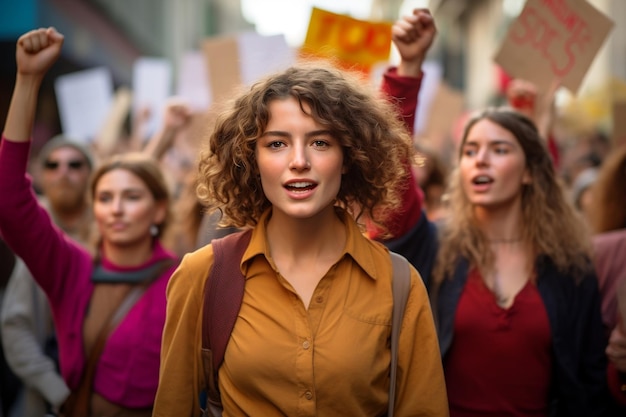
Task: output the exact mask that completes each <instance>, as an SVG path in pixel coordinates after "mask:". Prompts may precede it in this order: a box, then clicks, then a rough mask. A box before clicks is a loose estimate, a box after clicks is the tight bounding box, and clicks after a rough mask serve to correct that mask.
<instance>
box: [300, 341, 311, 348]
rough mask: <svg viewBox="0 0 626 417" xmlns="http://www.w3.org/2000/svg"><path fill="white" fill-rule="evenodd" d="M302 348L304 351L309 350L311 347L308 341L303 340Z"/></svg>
mask: <svg viewBox="0 0 626 417" xmlns="http://www.w3.org/2000/svg"><path fill="white" fill-rule="evenodd" d="M302 347H303V348H304V349H308V348H310V347H311V343H309V341H308V340H305V341H304V343H302Z"/></svg>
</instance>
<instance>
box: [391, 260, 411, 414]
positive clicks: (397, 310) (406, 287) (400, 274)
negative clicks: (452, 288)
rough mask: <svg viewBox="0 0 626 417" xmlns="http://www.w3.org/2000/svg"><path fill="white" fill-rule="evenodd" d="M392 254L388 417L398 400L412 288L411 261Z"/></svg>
mask: <svg viewBox="0 0 626 417" xmlns="http://www.w3.org/2000/svg"><path fill="white" fill-rule="evenodd" d="M389 253H390V254H391V263H392V265H393V282H392V293H393V312H392V315H391V375H390V383H389V408H388V411H387V417H393V412H394V408H395V400H396V383H397V376H396V374H397V368H398V345H399V344H400V328H401V327H402V317H403V316H404V310H405V308H406V303H407V301H408V299H409V291H410V289H411V269H410V268H409V262H408V261H407V260H406V259H405V258H404V257H402V256H401V255H398V254H397V253H395V252H389Z"/></svg>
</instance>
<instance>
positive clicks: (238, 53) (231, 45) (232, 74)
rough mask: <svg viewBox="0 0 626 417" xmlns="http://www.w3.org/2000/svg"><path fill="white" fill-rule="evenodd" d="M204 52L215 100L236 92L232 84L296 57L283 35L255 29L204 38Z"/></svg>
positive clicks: (246, 81)
mask: <svg viewBox="0 0 626 417" xmlns="http://www.w3.org/2000/svg"><path fill="white" fill-rule="evenodd" d="M202 52H203V54H204V57H205V59H206V72H207V76H208V79H209V88H210V91H211V92H212V96H213V101H219V100H221V99H224V98H226V97H228V96H230V95H232V94H233V88H235V87H237V86H240V85H250V84H252V83H253V82H255V81H257V80H258V79H260V78H261V77H263V76H265V75H267V74H269V73H272V72H275V71H279V70H282V69H285V68H287V67H289V66H290V65H292V64H293V62H294V61H295V54H294V52H293V51H292V49H291V48H290V47H289V46H288V45H287V41H286V39H285V36H284V35H273V36H264V35H260V34H258V33H254V32H244V33H240V34H237V35H234V36H223V37H215V38H208V39H205V40H204V41H203V43H202Z"/></svg>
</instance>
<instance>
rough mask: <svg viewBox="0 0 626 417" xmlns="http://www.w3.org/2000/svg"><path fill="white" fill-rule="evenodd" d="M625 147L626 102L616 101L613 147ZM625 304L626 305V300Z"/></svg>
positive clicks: (614, 103)
mask: <svg viewBox="0 0 626 417" xmlns="http://www.w3.org/2000/svg"><path fill="white" fill-rule="evenodd" d="M624 145H626V101H615V102H613V146H624ZM624 303H625V304H626V299H625V300H624ZM625 319H626V317H625Z"/></svg>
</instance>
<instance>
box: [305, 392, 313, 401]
mask: <svg viewBox="0 0 626 417" xmlns="http://www.w3.org/2000/svg"><path fill="white" fill-rule="evenodd" d="M304 398H306V399H307V400H310V399H312V398H313V393H312V392H311V391H307V392H305V393H304Z"/></svg>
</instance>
